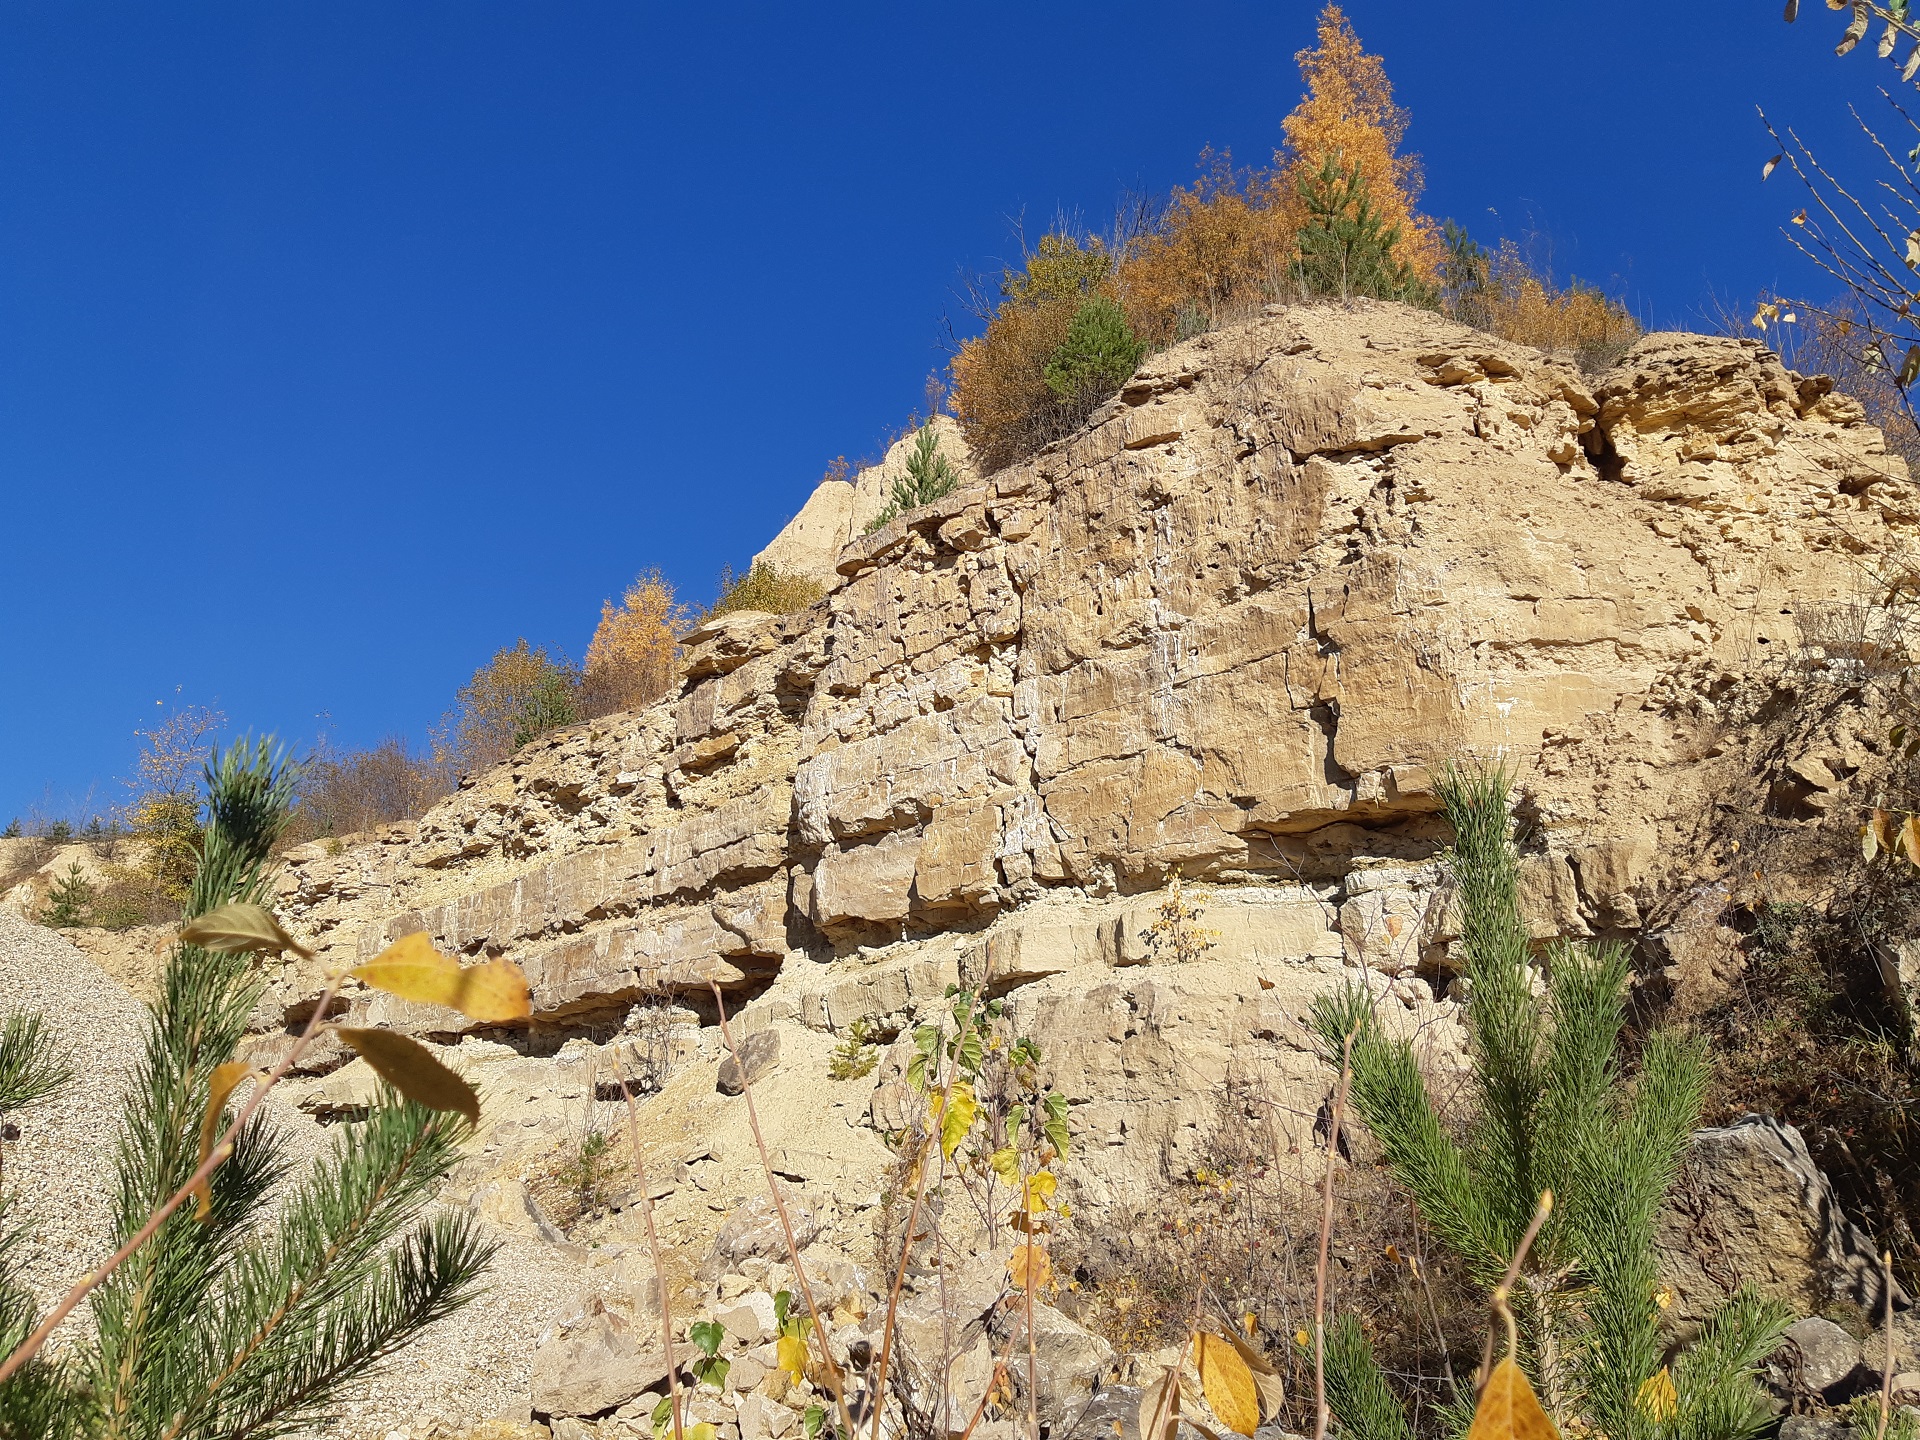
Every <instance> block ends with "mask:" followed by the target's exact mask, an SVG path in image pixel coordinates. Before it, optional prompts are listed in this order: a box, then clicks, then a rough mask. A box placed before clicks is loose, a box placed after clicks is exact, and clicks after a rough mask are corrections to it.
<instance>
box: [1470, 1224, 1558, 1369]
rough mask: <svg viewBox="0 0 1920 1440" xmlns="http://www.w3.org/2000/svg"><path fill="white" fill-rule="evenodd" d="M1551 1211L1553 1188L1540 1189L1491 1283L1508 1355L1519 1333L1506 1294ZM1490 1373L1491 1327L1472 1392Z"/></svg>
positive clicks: (1495, 1307) (1514, 1348)
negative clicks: (1537, 1200) (1501, 1269)
mask: <svg viewBox="0 0 1920 1440" xmlns="http://www.w3.org/2000/svg"><path fill="white" fill-rule="evenodd" d="M1552 1213H1553V1192H1552V1191H1551V1190H1542V1191H1541V1192H1540V1203H1539V1204H1538V1205H1536V1206H1535V1207H1534V1211H1533V1222H1532V1223H1531V1224H1530V1225H1528V1226H1527V1233H1526V1234H1524V1235H1522V1236H1521V1237H1520V1243H1519V1245H1518V1246H1516V1247H1515V1249H1514V1252H1513V1259H1511V1260H1510V1261H1508V1262H1507V1273H1506V1274H1505V1275H1503V1276H1501V1277H1500V1283H1499V1284H1498V1285H1496V1286H1494V1287H1493V1313H1494V1316H1495V1317H1496V1318H1497V1319H1499V1320H1500V1321H1501V1322H1502V1323H1503V1324H1504V1325H1505V1326H1506V1330H1507V1354H1508V1355H1509V1356H1511V1355H1512V1354H1513V1353H1514V1352H1515V1351H1516V1350H1517V1349H1518V1348H1519V1344H1520V1337H1519V1332H1518V1329H1517V1327H1516V1326H1515V1324H1514V1320H1513V1311H1512V1310H1511V1309H1510V1308H1509V1307H1508V1305H1507V1297H1508V1296H1509V1295H1511V1294H1512V1293H1513V1287H1514V1283H1515V1282H1516V1281H1517V1280H1519V1278H1520V1266H1521V1264H1522V1263H1523V1262H1525V1260H1526V1258H1527V1251H1529V1250H1531V1249H1532V1248H1533V1242H1534V1239H1535V1237H1536V1236H1538V1235H1539V1233H1540V1227H1541V1226H1542V1225H1544V1224H1546V1223H1547V1216H1549V1215H1551V1214H1552ZM1492 1375H1493V1330H1492V1329H1491V1328H1489V1329H1488V1330H1487V1344H1486V1348H1485V1349H1484V1350H1483V1351H1481V1353H1480V1376H1479V1379H1478V1380H1477V1381H1476V1383H1475V1384H1474V1387H1473V1389H1474V1394H1475V1396H1476V1397H1477V1396H1478V1395H1479V1393H1480V1392H1481V1391H1482V1390H1484V1389H1486V1388H1487V1381H1488V1379H1489V1378H1490V1377H1491V1376H1492Z"/></svg>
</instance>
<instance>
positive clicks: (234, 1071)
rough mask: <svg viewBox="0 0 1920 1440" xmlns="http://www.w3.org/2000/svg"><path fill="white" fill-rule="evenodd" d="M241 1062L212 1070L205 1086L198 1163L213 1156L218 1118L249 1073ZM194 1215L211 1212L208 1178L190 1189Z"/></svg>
mask: <svg viewBox="0 0 1920 1440" xmlns="http://www.w3.org/2000/svg"><path fill="white" fill-rule="evenodd" d="M252 1068H253V1067H252V1066H250V1065H248V1064H247V1062H246V1061H244V1060H229V1061H227V1063H226V1064H224V1065H216V1066H214V1067H213V1078H212V1079H211V1080H210V1081H209V1082H208V1085H207V1113H206V1114H205V1115H203V1116H201V1117H200V1163H199V1165H196V1166H194V1169H196V1170H197V1169H199V1168H200V1165H204V1164H206V1163H207V1156H209V1155H211V1154H212V1153H213V1141H214V1137H215V1136H216V1135H218V1134H219V1133H220V1117H221V1116H222V1115H223V1114H225V1113H226V1108H227V1097H228V1096H229V1095H231V1094H233V1088H234V1086H236V1085H238V1084H239V1083H240V1082H241V1081H242V1080H244V1079H246V1078H247V1075H248V1073H249V1072H250V1071H251V1070H252ZM193 1198H194V1201H195V1202H196V1203H195V1205H194V1209H193V1213H194V1215H195V1216H196V1217H197V1218H199V1219H201V1220H204V1219H206V1218H207V1216H208V1215H209V1214H211V1213H212V1212H213V1181H212V1178H211V1177H209V1178H207V1179H204V1180H202V1181H201V1182H200V1183H199V1184H198V1185H196V1186H194V1187H193Z"/></svg>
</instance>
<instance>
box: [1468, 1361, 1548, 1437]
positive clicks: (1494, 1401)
mask: <svg viewBox="0 0 1920 1440" xmlns="http://www.w3.org/2000/svg"><path fill="white" fill-rule="evenodd" d="M1467 1440H1560V1432H1559V1431H1558V1430H1556V1429H1554V1428H1553V1421H1551V1420H1549V1419H1548V1418H1547V1412H1546V1411H1544V1410H1542V1409H1541V1408H1540V1400H1539V1397H1537V1396H1536V1395H1535V1394H1534V1393H1533V1386H1532V1385H1530V1384H1528V1383H1527V1377H1526V1376H1525V1375H1524V1374H1523V1373H1522V1372H1521V1370H1520V1367H1519V1366H1518V1365H1516V1364H1514V1363H1513V1357H1512V1356H1508V1357H1507V1358H1506V1359H1504V1360H1502V1361H1501V1362H1500V1363H1499V1364H1498V1365H1496V1366H1494V1367H1493V1375H1492V1376H1491V1378H1489V1379H1488V1381H1487V1388H1486V1389H1484V1390H1482V1391H1481V1392H1480V1403H1479V1404H1478V1405H1477V1406H1475V1407H1474V1411H1473V1425H1472V1427H1471V1428H1470V1429H1469V1430H1468V1431H1467Z"/></svg>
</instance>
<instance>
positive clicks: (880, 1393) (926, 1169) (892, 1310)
mask: <svg viewBox="0 0 1920 1440" xmlns="http://www.w3.org/2000/svg"><path fill="white" fill-rule="evenodd" d="M949 1088H951V1087H949ZM932 1141H933V1136H932V1135H928V1136H927V1139H926V1140H925V1141H923V1142H922V1144H921V1153H920V1159H919V1165H920V1180H919V1183H918V1184H916V1185H915V1186H914V1189H913V1204H912V1205H911V1206H910V1207H909V1208H908V1210H907V1234H906V1238H905V1239H904V1240H902V1241H901V1242H900V1263H899V1264H898V1265H897V1266H895V1267H894V1272H893V1286H892V1288H891V1289H889V1290H888V1292H887V1319H886V1324H885V1325H883V1326H882V1327H881V1329H880V1363H879V1365H878V1366H877V1367H876V1368H875V1370H874V1380H873V1393H874V1404H873V1440H880V1415H881V1411H882V1410H883V1409H885V1407H886V1401H887V1365H888V1362H889V1361H891V1360H892V1358H893V1334H894V1326H895V1324H896V1323H897V1320H898V1316H899V1312H900V1287H901V1285H902V1284H903V1283H904V1282H905V1280H906V1278H907V1260H908V1258H909V1257H910V1256H911V1255H912V1253H913V1242H914V1236H915V1233H916V1232H917V1231H918V1230H919V1228H920V1204H921V1202H922V1201H923V1200H924V1199H925V1198H926V1194H927V1177H928V1175H930V1174H931V1173H932V1170H933V1167H932V1165H931V1164H930V1163H929V1161H930V1160H931V1159H932V1156H930V1155H929V1154H928V1153H927V1148H928V1147H929V1146H930V1145H931V1143H932Z"/></svg>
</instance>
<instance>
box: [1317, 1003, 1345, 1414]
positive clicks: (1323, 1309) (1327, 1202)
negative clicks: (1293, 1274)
mask: <svg viewBox="0 0 1920 1440" xmlns="http://www.w3.org/2000/svg"><path fill="white" fill-rule="evenodd" d="M1353 1037H1354V1032H1353V1031H1352V1030H1349V1031H1348V1032H1347V1035H1346V1038H1345V1039H1344V1040H1342V1041H1341V1042H1340V1080H1339V1083H1338V1084H1336V1085H1335V1086H1334V1087H1333V1112H1332V1116H1331V1118H1330V1119H1329V1120H1328V1123H1327V1170H1326V1174H1325V1175H1323V1176H1322V1177H1321V1179H1320V1253H1319V1255H1318V1257H1317V1258H1316V1259H1315V1261H1314V1265H1313V1440H1327V1420H1328V1418H1329V1417H1328V1415H1327V1261H1328V1258H1329V1254H1330V1252H1331V1251H1332V1248H1333V1171H1334V1167H1335V1166H1336V1165H1338V1164H1339V1163H1340V1113H1341V1111H1342V1110H1344V1109H1345V1108H1346V1104H1347V1086H1348V1084H1349V1083H1350V1082H1351V1080H1352V1078H1353Z"/></svg>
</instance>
